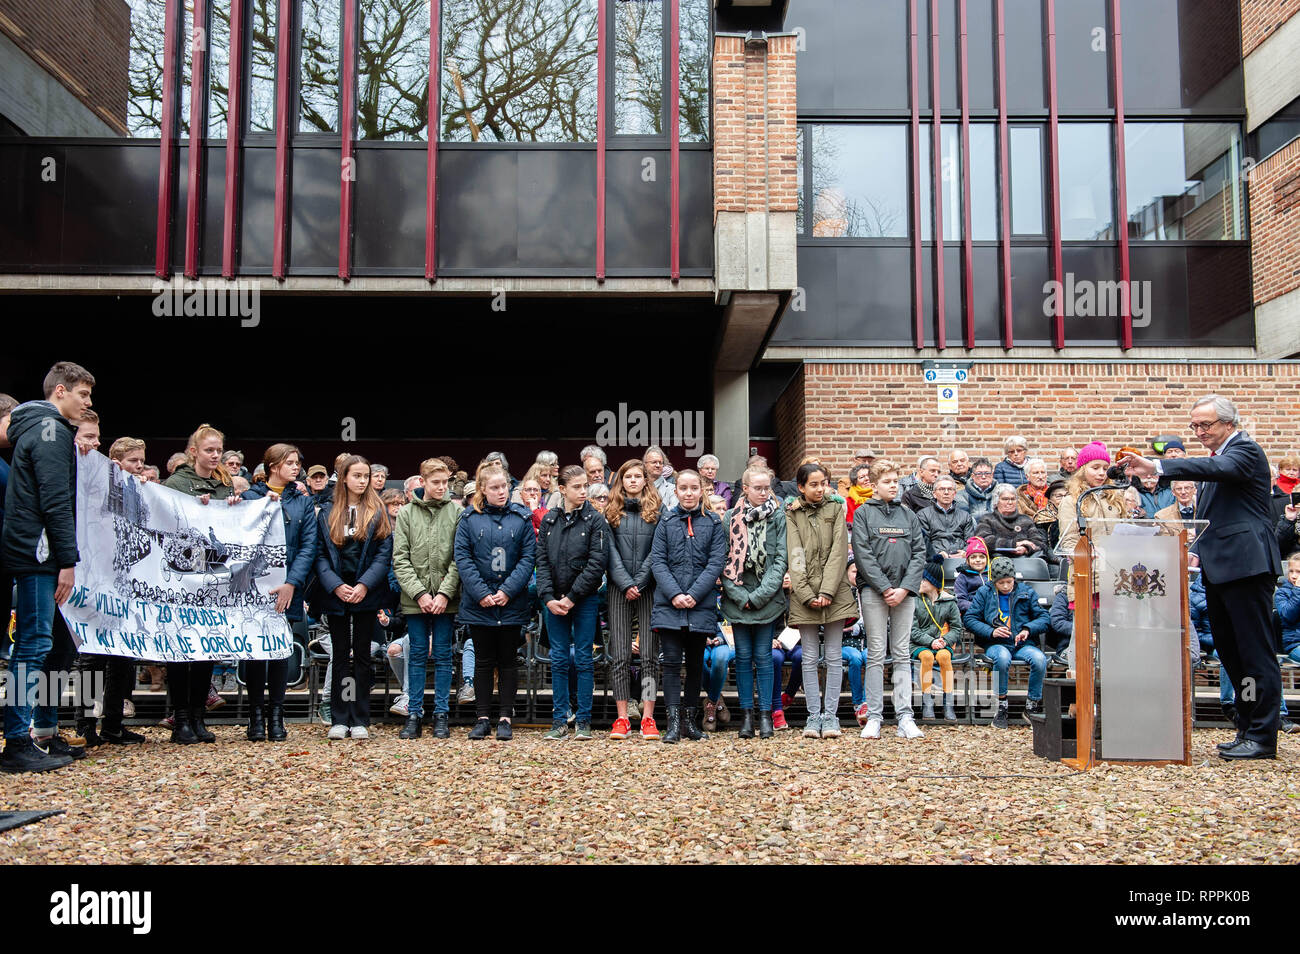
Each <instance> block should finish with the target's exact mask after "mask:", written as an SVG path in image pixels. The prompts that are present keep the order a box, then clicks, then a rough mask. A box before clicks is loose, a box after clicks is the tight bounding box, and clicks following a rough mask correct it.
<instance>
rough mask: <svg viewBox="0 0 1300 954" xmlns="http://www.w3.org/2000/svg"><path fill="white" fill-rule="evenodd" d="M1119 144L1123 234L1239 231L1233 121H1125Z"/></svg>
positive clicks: (1233, 234) (1189, 235)
mask: <svg viewBox="0 0 1300 954" xmlns="http://www.w3.org/2000/svg"><path fill="white" fill-rule="evenodd" d="M1124 146H1125V159H1126V165H1125V172H1126V175H1125V178H1126V185H1127V189H1128V202H1127V206H1128V209H1127V211H1128V234H1129V237H1130V238H1133V239H1147V240H1152V241H1181V240H1215V239H1228V240H1230V239H1241V238H1245V235H1246V204H1245V201H1246V196H1245V188H1244V183H1243V182H1242V177H1241V176H1240V175H1239V174H1238V173H1239V171H1240V170H1241V167H1242V166H1241V161H1242V148H1241V130H1240V128H1239V127H1238V126H1237V125H1236V124H1234V123H1133V122H1130V123H1126V124H1125V125H1124Z"/></svg>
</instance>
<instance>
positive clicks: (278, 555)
mask: <svg viewBox="0 0 1300 954" xmlns="http://www.w3.org/2000/svg"><path fill="white" fill-rule="evenodd" d="M77 549H78V550H79V551H80V555H81V562H80V563H78V564H77V572H76V584H75V586H74V587H73V591H72V596H71V597H69V598H68V601H67V602H66V603H64V604H63V606H62V607H61V609H62V611H63V616H64V619H66V620H67V622H68V628H69V629H70V630H71V631H72V636H73V639H74V640H75V641H76V643H77V646H78V648H79V649H80V650H81V651H82V652H85V653H97V654H101V655H109V656H133V657H136V658H139V659H150V660H161V661H169V662H179V661H186V660H235V659H280V658H283V657H285V656H287V655H289V652H290V650H291V649H292V646H293V636H292V633H291V632H290V630H289V624H288V622H287V621H286V620H285V618H284V616H282V615H281V614H279V613H277V612H276V611H275V597H274V596H272V595H271V593H270V590H271V589H272V588H273V587H276V586H279V585H280V584H281V583H283V582H284V574H285V545H284V521H283V518H282V510H281V507H280V503H279V502H278V501H274V500H270V499H268V498H266V497H263V498H260V499H256V500H241V501H239V502H238V503H236V504H234V505H233V506H232V505H230V504H228V503H227V502H226V501H224V500H213V501H212V502H211V503H209V504H206V505H204V504H201V503H199V500H198V498H197V497H191V496H189V495H188V494H183V493H180V492H179V491H175V490H171V489H169V488H166V487H164V486H162V485H161V484H155V483H144V482H142V481H140V480H139V478H137V477H134V476H132V475H131V474H128V473H125V472H124V471H122V469H121V468H119V467H118V466H117V465H116V464H114V463H113V462H111V461H110V460H109V459H108V458H107V457H105V456H104V455H103V454H100V453H98V452H95V451H92V452H91V453H89V454H86V455H85V456H82V457H80V459H79V461H78V468H77Z"/></svg>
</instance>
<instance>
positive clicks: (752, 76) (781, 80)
mask: <svg viewBox="0 0 1300 954" xmlns="http://www.w3.org/2000/svg"><path fill="white" fill-rule="evenodd" d="M713 57H714V58H713V135H714V142H713V204H714V209H715V211H719V212H746V211H762V210H763V208H764V202H765V199H766V203H767V207H768V208H769V209H771V210H772V211H774V212H793V211H795V210H796V209H797V208H798V201H799V200H798V191H797V169H796V165H795V134H796V131H797V123H796V113H795V37H793V36H774V37H770V38H769V39H768V45H767V48H766V49H764V48H763V47H762V46H751V47H746V46H745V44H744V40H743V39H742V38H741V37H735V36H720V37H717V38H716V39H715V41H714V47H713ZM765 71H766V84H767V92H766V95H767V115H766V117H764V114H763V96H764V88H763V87H764V73H765ZM765 126H766V136H767V155H766V156H765V153H764V127H765ZM765 177H767V178H766V179H765ZM765 194H766V197H765Z"/></svg>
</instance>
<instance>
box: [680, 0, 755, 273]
mask: <svg viewBox="0 0 1300 954" xmlns="http://www.w3.org/2000/svg"><path fill="white" fill-rule="evenodd" d="M678 23H679V11H678V9H677V0H670V2H669V22H668V30H669V36H668V164H669V175H670V176H671V178H672V185H671V194H670V196H669V200H668V201H669V203H670V208H669V213H668V214H669V236H670V238H669V241H670V244H671V252H670V263H671V269H672V278H673V281H677V280H678V279H679V278H681V277H682V229H681V210H680V205H681V175H680V173H681V155H680V151H681V150H680V145H681V144H680V142H679V139H680V137H679V136H678V130H677V124H678V114H679V110H680V108H681V107H680V104H679V103H678V101H677V96H678V92H679V87H680V86H681V71H680V68H679V61H680V59H681V30H680V28H679V26H678ZM764 55H766V54H764ZM763 122H767V117H766V116H764V117H763Z"/></svg>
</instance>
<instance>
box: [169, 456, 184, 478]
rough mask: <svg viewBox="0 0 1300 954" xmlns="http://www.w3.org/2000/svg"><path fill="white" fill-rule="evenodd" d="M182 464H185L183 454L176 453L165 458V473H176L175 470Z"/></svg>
mask: <svg viewBox="0 0 1300 954" xmlns="http://www.w3.org/2000/svg"><path fill="white" fill-rule="evenodd" d="M183 463H185V455H184V453H181V452H177V453H175V454H172V456H171V457H168V458H167V473H168V474H169V475H170V474H174V473H176V468H177V467H179V466H180V465H181V464H183Z"/></svg>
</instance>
